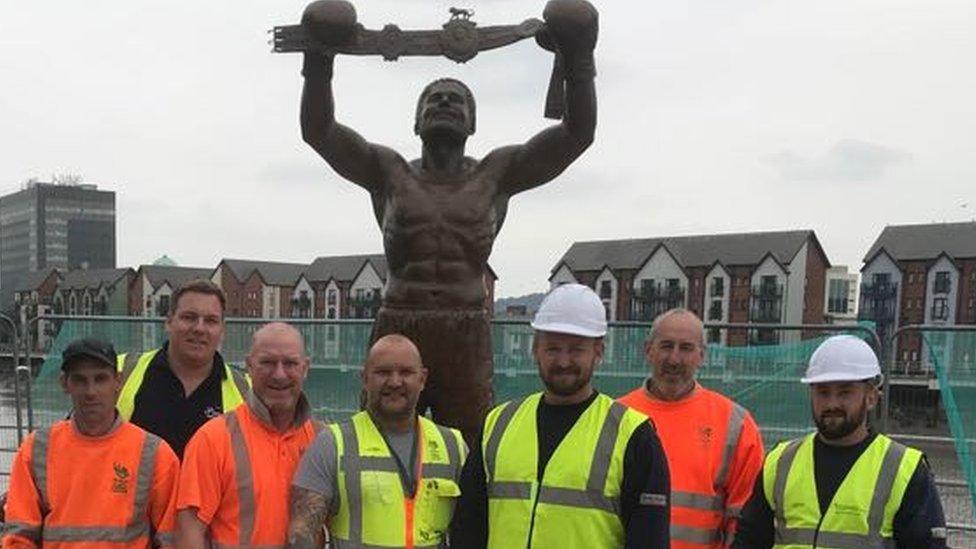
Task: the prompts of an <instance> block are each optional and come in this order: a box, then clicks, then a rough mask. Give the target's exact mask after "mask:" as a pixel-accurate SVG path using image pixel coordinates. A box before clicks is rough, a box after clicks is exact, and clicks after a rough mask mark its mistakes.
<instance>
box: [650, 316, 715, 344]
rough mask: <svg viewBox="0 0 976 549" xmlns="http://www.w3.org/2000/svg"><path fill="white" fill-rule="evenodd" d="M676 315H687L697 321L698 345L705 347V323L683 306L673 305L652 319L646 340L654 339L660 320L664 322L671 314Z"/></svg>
mask: <svg viewBox="0 0 976 549" xmlns="http://www.w3.org/2000/svg"><path fill="white" fill-rule="evenodd" d="M677 315H689V316H691V317H692V318H694V319H695V320H696V321H697V323H698V328H699V330H698V331H699V333H701V341H700V342H699V345H701V347H702V349H704V348H705V347H707V344H706V342H705V324H704V323H703V322H702V320H701V319H700V318H698V315H696V314H695V313H694V312H692V311H690V310H688V309H685V308H684V307H675V308H674V309H668V310H667V311H664V312H663V313H661V314H659V315H657V317H656V318H655V319H654V322H651V331H650V332H648V333H647V342H648V343H651V342H652V341H654V338H655V337H657V331H658V329H660V327H661V323H662V322H664V321H665V320H666V319H668V318H670V317H672V316H677Z"/></svg>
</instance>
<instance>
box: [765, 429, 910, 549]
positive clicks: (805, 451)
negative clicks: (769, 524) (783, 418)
mask: <svg viewBox="0 0 976 549" xmlns="http://www.w3.org/2000/svg"><path fill="white" fill-rule="evenodd" d="M815 436H816V433H812V434H810V435H807V436H805V437H802V438H798V439H795V440H791V441H789V442H784V443H780V444H779V445H777V446H776V448H774V449H773V450H772V451H771V452H770V453H769V455H768V456H766V462H765V464H764V465H763V473H762V474H763V492H764V494H765V496H766V501H767V502H769V506H770V508H771V509H772V510H773V513H774V515H775V522H776V524H775V526H776V529H775V545H774V547H777V548H783V549H786V548H790V549H793V548H796V549H800V548H804V547H813V546H814V544H816V546H817V547H825V548H826V547H829V548H832V549H848V548H850V549H880V548H883V547H894V544H893V539H892V537H893V535H894V529H893V526H892V523H893V521H894V517H895V513H896V512H897V511H898V508H899V507H900V506H901V502H902V498H903V497H904V496H905V489H906V488H907V487H908V481H909V480H911V478H912V475H913V474H914V473H915V469H916V467H918V463H919V461H920V460H921V458H922V453H921V452H919V451H918V450H916V449H914V448H909V447H907V446H905V445H903V444H900V443H898V442H895V441H893V440H891V439H890V438H888V437H886V436H884V435H878V436H877V437H875V439H874V440H873V441H872V442H871V444H870V445H868V447H867V448H866V449H865V450H864V453H862V454H861V456H860V457H859V458H858V459H857V461H855V462H854V465H853V466H852V467H851V470H850V471H848V472H847V476H845V477H844V480H843V481H842V482H841V484H840V486H839V487H838V488H837V493H836V494H834V498H833V499H832V500H831V501H830V507H828V508H827V512H826V513H825V514H824V515H821V513H820V503H819V500H818V499H817V481H816V478H815V477H814V466H813V445H814V437H815Z"/></svg>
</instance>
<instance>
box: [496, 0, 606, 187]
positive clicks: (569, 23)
mask: <svg viewBox="0 0 976 549" xmlns="http://www.w3.org/2000/svg"><path fill="white" fill-rule="evenodd" d="M543 17H544V19H545V22H546V25H545V27H544V28H543V29H542V30H540V32H539V34H537V35H536V40H537V41H538V42H539V45H540V46H542V47H543V48H545V49H547V50H550V51H553V52H555V54H556V56H557V61H556V64H557V66H558V67H560V68H561V70H557V71H555V72H556V73H557V74H558V73H560V72H561V73H562V76H563V77H564V78H565V112H564V113H562V122H561V123H559V124H556V125H554V126H550V127H549V128H546V129H545V130H543V131H541V132H539V133H538V134H537V135H535V136H534V137H532V138H531V139H530V140H529V141H528V142H526V143H525V144H523V145H514V146H509V147H503V148H500V149H496V150H495V151H494V152H492V153H491V154H489V156H488V157H487V158H486V159H485V160H486V161H490V160H497V161H500V162H503V163H506V164H507V169H506V170H505V171H504V175H503V176H502V178H501V181H500V182H499V190H500V191H501V192H503V193H506V194H508V195H509V196H511V195H513V194H515V193H518V192H521V191H525V190H528V189H531V188H533V187H537V186H539V185H542V184H544V183H547V182H549V181H551V180H553V179H555V178H556V177H557V176H558V175H559V174H561V173H562V172H563V170H565V169H566V168H567V167H569V165H570V164H572V162H573V161H574V160H576V159H577V158H578V157H579V156H580V155H581V154H583V151H585V150H586V149H587V148H588V147H589V146H590V144H591V143H592V142H593V135H594V132H595V130H596V89H595V86H594V84H593V79H594V77H595V76H596V68H595V67H596V66H595V63H594V58H593V50H594V48H595V47H596V40H597V32H598V28H599V23H598V15H597V11H596V9H594V7H593V6H592V5H591V4H590V3H589V2H587V1H586V0H551V1H550V2H549V3H548V4H547V5H546V9H545V11H544V12H543ZM553 85H554V86H556V90H557V93H558V91H559V90H560V88H561V87H562V86H560V85H559V83H553ZM547 114H549V113H547ZM557 114H558V113H557Z"/></svg>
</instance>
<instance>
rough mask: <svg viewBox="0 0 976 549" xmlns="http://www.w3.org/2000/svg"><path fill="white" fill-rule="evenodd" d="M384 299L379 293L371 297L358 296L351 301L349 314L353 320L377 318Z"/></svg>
mask: <svg viewBox="0 0 976 549" xmlns="http://www.w3.org/2000/svg"><path fill="white" fill-rule="evenodd" d="M382 301H383V298H382V297H381V296H380V293H379V292H374V293H373V294H371V295H365V296H356V297H354V298H352V299H350V300H349V312H350V316H351V318H376V313H377V311H379V310H380V304H381V303H382Z"/></svg>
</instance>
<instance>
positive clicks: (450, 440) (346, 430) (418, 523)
mask: <svg viewBox="0 0 976 549" xmlns="http://www.w3.org/2000/svg"><path fill="white" fill-rule="evenodd" d="M418 421H419V429H417V436H418V437H419V439H420V440H418V441H417V444H418V446H417V448H418V451H417V461H418V462H419V463H420V468H419V470H418V473H419V476H418V478H417V479H416V482H417V485H416V493H415V494H413V496H412V497H408V495H407V494H405V493H404V491H403V483H402V482H401V480H400V473H399V468H398V467H397V464H396V461H395V460H394V457H393V456H392V455H391V454H390V449H389V447H388V446H387V444H386V441H385V440H384V439H383V435H382V434H381V433H380V430H379V428H377V426H376V424H375V423H373V420H372V418H371V417H370V416H369V413H367V412H359V413H358V414H356V415H354V416H352V418H351V419H350V420H349V421H346V422H344V423H340V424H332V425H330V426H329V428H330V429H331V430H332V434H333V435H334V436H335V440H336V458H337V469H336V471H337V482H336V484H337V487H338V492H339V508H338V509H337V510H336V512H335V513H334V514H333V515H332V516H330V517H329V518H328V519H327V526H328V529H329V534H330V535H331V537H332V547H334V548H335V549H343V548H362V547H373V548H375V547H397V548H406V549H413V548H415V547H416V548H421V547H430V548H435V547H441V546H442V545H441V544H442V543H444V541H445V534H446V533H447V530H448V527H449V526H450V523H451V516H452V515H453V513H454V506H455V504H456V503H457V498H458V496H460V495H461V489H460V488H459V487H458V481H459V480H460V476H461V466H462V465H463V464H464V459H465V457H466V454H467V450H466V447H465V445H464V440H463V439H462V438H461V433H460V432H459V431H457V430H456V429H449V428H447V427H442V426H440V425H437V424H435V423H434V422H433V421H430V420H429V419H427V418H425V417H419V418H418ZM407 466H409V464H407Z"/></svg>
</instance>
